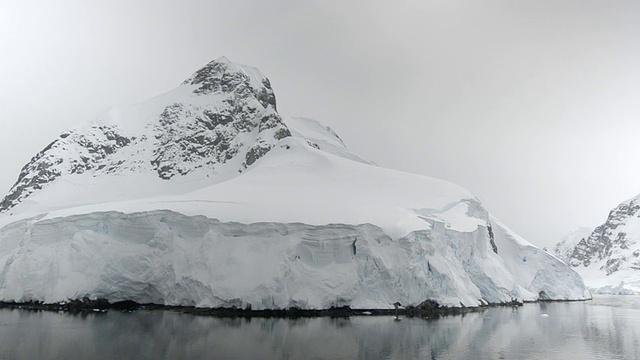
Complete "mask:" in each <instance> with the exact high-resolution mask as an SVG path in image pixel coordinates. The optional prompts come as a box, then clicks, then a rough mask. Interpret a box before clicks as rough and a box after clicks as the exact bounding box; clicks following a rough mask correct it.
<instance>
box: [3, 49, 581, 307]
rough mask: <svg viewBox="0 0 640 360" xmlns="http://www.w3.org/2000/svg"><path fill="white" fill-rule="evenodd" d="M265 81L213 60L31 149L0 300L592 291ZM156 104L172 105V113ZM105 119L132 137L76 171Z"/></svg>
mask: <svg viewBox="0 0 640 360" xmlns="http://www.w3.org/2000/svg"><path fill="white" fill-rule="evenodd" d="M198 74H204V75H202V76H200V75H198ZM194 82H195V85H194V84H192V83H194ZM267 85H268V80H266V78H264V77H263V76H262V75H261V74H260V73H259V72H258V71H257V70H256V69H253V68H248V67H244V66H241V65H237V64H233V63H231V62H229V61H228V60H226V59H218V60H216V61H213V62H212V63H210V64H208V65H207V66H206V67H205V68H203V69H201V70H199V71H198V72H196V75H194V76H193V77H192V78H191V79H190V80H187V81H186V82H185V83H184V84H183V85H182V86H181V87H179V88H178V89H177V90H174V91H172V92H169V93H167V94H164V95H161V96H160V97H157V98H154V99H152V100H151V101H150V103H149V104H148V103H143V104H139V105H136V106H134V108H136V109H144V111H141V112H135V111H134V112H128V114H130V115H126V116H124V115H117V116H116V115H113V112H112V114H111V115H109V116H107V117H106V118H105V117H103V118H101V119H100V120H99V121H98V122H92V123H89V124H88V125H87V126H85V127H81V128H79V129H76V130H72V131H70V132H67V133H68V134H73V136H72V135H68V136H65V137H63V138H61V139H62V141H61V140H59V143H55V144H54V145H53V146H50V147H48V148H47V149H45V150H43V152H41V153H40V154H38V155H36V156H35V157H34V159H33V160H32V161H31V162H30V163H29V164H27V166H25V169H23V172H22V174H21V175H20V177H19V180H18V182H17V184H16V186H15V187H14V188H13V189H12V191H11V192H10V193H9V194H8V196H7V198H5V200H4V201H3V204H5V205H4V206H5V208H4V209H5V212H4V215H3V216H2V217H0V227H1V229H0V269H1V270H0V299H2V300H5V301H7V300H15V301H27V300H40V301H46V302H56V301H62V300H66V299H73V298H81V297H83V296H88V297H90V298H105V299H108V300H110V301H118V300H135V301H138V302H154V303H162V304H168V305H195V306H209V307H218V306H224V307H230V306H237V307H251V308H252V309H265V308H269V309H283V308H289V307H299V308H309V309H318V308H328V307H331V306H351V307H354V308H388V307H390V306H391V304H393V303H395V302H400V303H401V304H403V305H418V304H420V303H422V302H424V301H426V300H434V301H437V302H439V303H440V304H443V305H448V306H461V305H464V306H476V305H480V304H486V303H500V302H508V301H511V300H513V299H520V300H537V299H586V298H589V297H590V294H589V292H588V291H587V290H586V288H585V287H584V284H583V283H582V279H581V278H580V277H579V276H578V275H577V274H576V273H575V272H574V271H572V270H571V269H570V268H569V267H567V266H566V265H564V264H562V263H561V262H560V261H558V260H557V259H556V258H554V257H553V256H551V255H549V254H547V253H546V252H544V251H542V250H540V249H538V248H537V247H535V246H533V245H531V244H529V243H528V242H527V241H525V240H523V239H521V238H519V237H518V236H517V235H515V234H514V233H513V232H512V231H510V230H509V229H508V228H506V227H505V226H504V225H502V224H501V223H500V222H499V221H498V220H496V219H495V218H493V217H492V216H491V215H490V214H488V212H487V211H486V210H485V209H484V208H483V206H482V204H481V203H480V202H479V201H478V199H477V198H476V197H475V196H473V195H472V194H470V193H469V192H468V191H467V190H465V189H463V188H461V187H459V186H457V185H454V184H451V183H448V182H445V181H442V180H438V179H433V178H430V177H426V176H420V175H415V174H409V173H404V172H400V171H396V170H391V169H385V168H381V167H378V166H375V165H374V164H372V163H371V162H370V161H367V160H366V159H363V158H362V157H360V156H359V155H357V154H354V153H352V152H351V151H349V150H348V149H347V148H346V147H345V146H344V143H343V142H342V141H341V140H340V138H339V137H338V136H337V135H336V134H335V133H334V132H333V131H332V130H331V129H329V128H327V127H325V126H323V125H321V124H320V123H318V122H316V121H314V120H309V119H303V118H293V119H282V118H281V117H280V116H279V115H278V114H277V112H276V110H275V97H273V96H272V95H273V93H272V92H271V91H270V87H268V86H267ZM202 89H205V90H206V91H205V90H202ZM207 89H209V90H211V91H210V92H207V91H209V90H207ZM248 89H250V90H248ZM260 99H263V100H264V101H260ZM265 99H266V100H265ZM162 103H165V104H177V103H179V104H181V105H180V109H182V110H177V112H175V113H172V114H173V115H171V116H173V120H172V121H171V122H170V126H165V125H163V124H164V122H165V120H166V118H167V115H166V111H167V109H168V108H172V109H173V107H171V106H169V107H167V106H162V105H161V104H162ZM224 104H226V105H224ZM231 104H232V105H233V106H231ZM246 104H250V106H249V105H246ZM227 105H228V106H229V107H226V106H227ZM127 109H129V108H127ZM184 109H188V111H187V110H184ZM205 109H208V110H209V111H210V112H209V113H208V115H205V114H204V110H205ZM250 109H253V110H250ZM214 110H215V111H217V112H215V111H214ZM127 111H130V109H129V110H126V111H124V112H127ZM154 111H155V113H154ZM141 113H143V114H144V116H141V115H140V116H138V115H135V114H141ZM131 114H134V115H135V116H134V115H131ZM154 114H155V115H154ZM220 114H226V115H225V116H227V115H228V117H226V118H225V119H226V120H224V121H219V119H220V116H222V115H220ZM205 117H206V118H207V119H209V121H206V120H205ZM125 118H126V119H127V120H126V121H123V120H122V119H125ZM158 124H160V125H161V126H158ZM101 126H102V127H108V128H109V129H110V131H113V132H115V133H117V134H118V135H119V136H122V137H126V138H127V139H130V141H129V142H128V143H126V144H124V143H123V142H122V141H121V143H123V144H124V145H122V146H120V147H118V146H112V147H111V148H110V149H111V151H110V152H105V153H104V154H100V156H97V157H95V158H90V159H89V160H87V161H86V164H88V165H89V166H86V167H85V170H84V171H82V172H78V171H75V172H73V171H70V170H69V169H70V167H69V166H68V164H70V163H72V162H73V161H74V160H76V159H77V158H78V156H77V153H79V152H82V151H85V150H86V149H104V146H107V145H109V144H113V141H114V140H110V139H109V138H108V137H107V136H104V137H102V135H100V134H105V132H104V131H103V130H101ZM96 129H98V130H96ZM100 131H102V133H100ZM96 132H97V135H96ZM67 133H65V134H67ZM220 133H223V134H224V136H223V138H224V140H220V141H219V142H215V139H218V138H219V137H218V135H215V134H220ZM201 136H204V137H205V140H198V139H202V138H201ZM207 136H208V138H209V139H214V141H208V140H206V138H207ZM111 138H114V136H111ZM142 138H145V139H146V140H144V141H143V142H140V143H139V144H138V145H134V143H135V141H136V140H135V139H142ZM67 139H69V140H67ZM86 139H90V140H91V143H92V145H91V146H89V147H87V146H86V144H87V142H86V141H85V140H86ZM115 141H116V145H117V140H115ZM125 142H126V141H125ZM221 143H225V144H227V145H228V146H222V147H220V146H219V145H220V144H221ZM176 144H178V145H176ZM180 144H182V145H185V146H181V145H180ZM190 145H193V146H190ZM196 145H198V146H196ZM229 149H235V150H234V151H229ZM254 149H260V150H254ZM167 152H170V153H171V154H172V155H171V156H165V157H163V159H164V160H163V161H164V162H160V163H161V164H162V166H157V164H159V163H158V161H155V160H156V159H157V157H155V156H156V155H155V154H157V153H167ZM220 154H224V156H220ZM251 154H253V155H251ZM103 155H104V156H103ZM255 155H259V156H255ZM249 160H251V161H249ZM105 163H108V164H109V166H105V167H102V168H100V166H102V165H103V164H105ZM105 168H107V169H110V170H105ZM43 169H44V170H45V173H47V174H54V175H55V176H49V177H47V176H44V177H43V176H41V175H42V174H41V171H40V170H43ZM45 175H46V174H45ZM169 175H171V176H169ZM33 179H36V180H33Z"/></svg>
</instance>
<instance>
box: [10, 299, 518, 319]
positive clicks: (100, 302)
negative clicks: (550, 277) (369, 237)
mask: <svg viewBox="0 0 640 360" xmlns="http://www.w3.org/2000/svg"><path fill="white" fill-rule="evenodd" d="M522 305H523V303H522V302H521V301H518V300H512V301H510V302H505V303H498V304H488V305H482V306H476V307H465V306H461V307H446V306H442V305H439V304H438V303H436V302H435V301H432V300H427V301H425V302H423V303H422V304H420V305H418V306H407V307H403V306H398V308H397V309H352V308H350V307H348V306H344V307H332V308H329V309H318V310H308V309H299V308H289V309H282V310H252V309H250V308H248V309H242V308H236V307H231V308H199V307H194V306H170V305H160V304H139V303H137V302H134V301H119V302H114V303H110V302H109V301H107V300H104V299H97V300H91V299H89V298H86V297H85V298H83V299H81V300H69V301H66V302H60V303H43V302H36V301H32V302H22V303H19V302H0V309H22V310H29V311H55V312H67V313H71V314H86V313H104V312H107V311H109V310H115V311H124V312H131V311H136V310H163V311H174V312H180V313H184V314H192V315H200V316H214V317H223V318H251V317H260V318H310V317H350V316H406V317H423V318H435V317H439V316H444V315H461V314H466V313H470V312H476V311H482V310H483V309H486V308H488V307H496V306H512V307H520V306H522Z"/></svg>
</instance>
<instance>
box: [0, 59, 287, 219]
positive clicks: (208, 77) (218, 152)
mask: <svg viewBox="0 0 640 360" xmlns="http://www.w3.org/2000/svg"><path fill="white" fill-rule="evenodd" d="M288 136H291V132H290V131H289V129H288V128H287V126H286V125H285V124H284V123H283V121H282V118H281V117H280V115H279V114H278V113H277V111H276V102H275V95H274V93H273V90H272V89H271V84H270V83H269V80H268V79H267V78H266V77H265V76H264V75H262V73H261V72H260V70H258V69H256V68H252V67H249V66H245V65H240V64H236V63H233V62H231V61H229V60H228V59H227V58H225V57H220V58H218V59H216V60H213V61H211V62H209V63H208V64H206V65H205V66H204V67H202V68H200V69H199V70H198V71H196V72H195V73H194V74H193V75H192V76H191V77H190V78H189V79H187V80H185V81H184V82H183V83H182V85H181V86H180V87H179V88H177V89H174V90H172V91H169V92H167V93H165V94H163V95H160V96H158V97H155V98H153V99H150V100H148V101H146V102H143V103H141V104H136V105H131V106H119V107H116V108H113V109H111V110H110V111H108V112H107V113H105V114H104V115H103V116H102V117H100V118H98V119H96V120H93V121H90V122H88V123H86V124H84V125H83V126H81V127H78V128H75V129H71V130H68V131H65V132H64V133H63V134H61V135H60V137H59V138H57V139H55V140H54V141H53V142H51V143H50V144H49V145H48V146H47V147H45V148H44V149H43V150H42V151H41V152H39V153H38V154H36V155H35V156H34V157H33V158H32V159H31V161H30V162H29V163H28V164H26V165H25V166H24V168H23V169H22V171H21V173H20V175H19V177H18V181H17V182H16V184H15V185H14V186H13V187H12V189H11V190H10V191H9V194H7V196H6V197H5V198H4V199H3V200H2V202H0V212H4V211H7V210H8V209H10V208H13V207H14V206H16V205H18V204H20V203H21V202H22V201H23V200H24V199H26V198H27V197H29V196H30V195H31V194H33V193H36V192H40V190H41V189H43V188H44V187H46V186H48V185H49V184H51V183H53V182H54V181H56V180H58V179H60V178H68V177H73V178H75V176H77V175H81V174H85V175H87V174H89V175H92V176H94V177H95V176H98V175H100V177H102V176H104V175H122V174H132V173H133V174H148V173H151V174H155V175H156V176H157V177H158V178H159V179H162V180H170V179H173V178H174V177H178V178H179V177H183V176H186V175H190V177H192V175H193V174H195V173H199V174H200V176H199V177H200V178H202V177H206V178H210V179H211V180H210V182H212V181H213V182H215V181H220V179H224V178H228V177H231V176H234V175H236V174H238V173H239V172H243V171H244V170H245V169H246V168H247V167H248V166H250V165H252V164H253V163H254V162H255V161H256V160H258V159H259V158H260V157H262V156H263V155H265V154H266V153H267V152H268V151H269V150H270V149H271V148H272V147H273V146H274V145H275V143H276V142H277V141H279V140H280V139H282V138H285V137H288ZM107 177H108V176H107ZM216 179H217V180H216ZM68 180H70V179H68ZM131 192H133V190H131ZM123 194H125V195H123V196H132V195H133V194H127V193H126V191H124V192H123Z"/></svg>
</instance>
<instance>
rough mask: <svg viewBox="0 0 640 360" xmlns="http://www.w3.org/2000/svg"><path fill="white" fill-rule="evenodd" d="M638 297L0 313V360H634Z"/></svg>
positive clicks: (639, 338)
mask: <svg viewBox="0 0 640 360" xmlns="http://www.w3.org/2000/svg"><path fill="white" fill-rule="evenodd" d="M638 358H640V297H637V296H617V297H616V296H610V297H602V296H601V297H596V298H595V299H594V300H593V301H588V302H570V303H540V304H526V305H525V306H523V307H520V308H511V307H499V308H490V309H487V310H485V311H483V312H477V313H470V314H466V315H464V316H446V317H441V318H439V319H426V320H425V319H417V318H402V319H400V320H398V319H395V318H394V317H367V316H363V317H352V318H349V319H332V318H311V319H260V318H253V319H223V318H211V317H203V316H192V315H187V314H179V313H174V312H169V311H137V312H133V313H121V312H117V311H110V312H108V313H104V314H102V313H90V314H85V315H71V314H67V313H54V312H34V311H26V310H0V359H638Z"/></svg>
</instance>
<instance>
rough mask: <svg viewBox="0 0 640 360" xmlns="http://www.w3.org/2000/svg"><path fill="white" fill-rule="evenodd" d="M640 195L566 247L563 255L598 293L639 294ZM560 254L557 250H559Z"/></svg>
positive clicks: (612, 211)
mask: <svg viewBox="0 0 640 360" xmlns="http://www.w3.org/2000/svg"><path fill="white" fill-rule="evenodd" d="M639 240H640V196H637V197H634V198H632V199H629V200H627V201H624V202H622V203H621V204H620V205H618V206H617V207H616V208H614V209H613V210H611V212H609V216H608V217H607V220H606V221H605V223H604V224H602V225H600V226H598V227H596V228H595V229H593V230H592V231H591V232H590V233H589V234H588V235H587V236H583V237H581V238H580V239H579V240H578V241H577V242H576V243H575V244H574V245H573V246H569V245H570V244H569V243H567V244H564V245H561V244H562V242H561V243H559V244H558V246H557V247H556V249H558V247H560V248H563V247H564V249H565V250H564V254H566V256H565V257H564V258H562V257H561V256H558V257H559V258H561V259H562V260H563V261H565V262H566V263H567V264H569V265H571V266H572V267H573V268H574V269H575V270H576V271H577V272H578V273H579V274H580V275H581V276H582V277H583V278H584V281H585V283H586V284H587V286H588V287H589V288H592V289H593V291H594V292H596V293H603V294H630V293H640V241H639ZM556 254H557V252H556Z"/></svg>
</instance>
